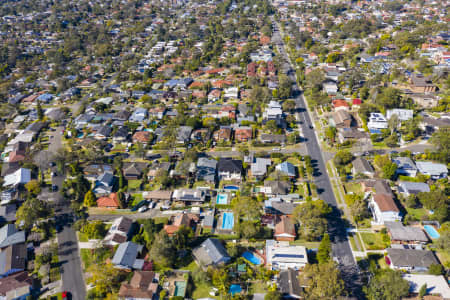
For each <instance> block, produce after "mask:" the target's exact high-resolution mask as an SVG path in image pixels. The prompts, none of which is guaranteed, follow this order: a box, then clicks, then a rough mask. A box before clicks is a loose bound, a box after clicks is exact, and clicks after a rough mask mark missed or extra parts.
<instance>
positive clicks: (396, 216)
mask: <svg viewBox="0 0 450 300" xmlns="http://www.w3.org/2000/svg"><path fill="white" fill-rule="evenodd" d="M369 208H370V211H371V212H372V215H373V219H374V221H372V223H373V224H374V225H383V224H384V222H397V221H401V220H402V217H401V215H400V210H399V209H398V207H397V205H396V204H395V202H394V199H393V198H392V195H388V194H375V195H371V197H370V200H369Z"/></svg>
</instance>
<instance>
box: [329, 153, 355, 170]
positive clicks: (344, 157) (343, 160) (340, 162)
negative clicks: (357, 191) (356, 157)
mask: <svg viewBox="0 0 450 300" xmlns="http://www.w3.org/2000/svg"><path fill="white" fill-rule="evenodd" d="M352 160H353V154H351V152H350V151H348V150H340V151H338V152H337V153H336V155H335V156H334V158H333V161H334V163H335V164H336V166H345V165H347V164H349V163H351V162H352Z"/></svg>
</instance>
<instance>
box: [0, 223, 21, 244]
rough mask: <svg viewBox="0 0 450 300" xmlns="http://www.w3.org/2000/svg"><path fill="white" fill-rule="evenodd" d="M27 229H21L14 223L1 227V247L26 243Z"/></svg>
mask: <svg viewBox="0 0 450 300" xmlns="http://www.w3.org/2000/svg"><path fill="white" fill-rule="evenodd" d="M25 241H26V239H25V231H20V230H18V229H17V227H16V225H14V224H6V225H4V226H3V227H2V228H0V249H4V248H6V247H9V246H12V245H17V244H22V243H25Z"/></svg>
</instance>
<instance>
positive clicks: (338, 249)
mask: <svg viewBox="0 0 450 300" xmlns="http://www.w3.org/2000/svg"><path fill="white" fill-rule="evenodd" d="M273 25H274V28H275V31H274V34H273V42H274V43H275V45H277V46H278V47H277V48H278V51H279V52H280V55H281V56H282V57H284V58H285V59H286V61H285V62H284V63H283V67H282V68H283V70H281V71H282V72H284V73H285V74H287V76H288V77H289V78H290V79H291V81H292V82H294V83H295V84H293V90H294V95H295V103H296V108H297V114H298V117H297V119H298V120H299V121H300V126H301V127H302V131H303V138H304V139H305V143H306V147H307V150H308V154H309V155H310V156H311V160H312V162H313V165H314V167H315V172H314V182H315V184H316V186H317V189H318V193H319V197H320V198H321V199H323V200H324V201H325V202H327V203H328V204H329V205H331V206H332V207H333V213H332V215H331V217H330V218H329V220H328V231H329V234H330V237H331V240H332V241H333V244H332V252H333V258H334V259H335V260H336V261H337V262H338V264H339V267H340V270H341V274H342V277H343V279H344V281H345V283H346V286H347V288H348V289H349V290H351V291H352V294H353V295H355V296H358V295H360V291H361V283H360V277H359V269H358V267H357V264H356V261H355V259H354V257H353V254H352V250H351V248H350V243H349V240H348V238H347V232H346V228H347V227H348V225H347V224H346V222H345V220H344V219H343V218H342V215H341V212H340V210H339V209H338V205H337V201H336V198H335V196H334V193H333V189H332V187H331V183H330V178H329V177H328V173H327V169H326V166H325V162H324V159H323V156H322V150H321V148H320V146H319V143H318V139H317V135H316V133H315V130H314V127H313V126H314V125H313V122H312V121H311V118H310V115H309V113H308V111H307V110H306V101H305V99H304V97H303V93H302V91H301V90H300V88H299V87H298V85H297V84H296V82H297V80H296V77H295V69H294V67H293V65H292V63H291V62H290V61H289V56H288V55H287V53H286V51H285V47H284V42H283V39H282V38H281V35H280V32H279V30H277V29H278V25H277V24H276V22H273Z"/></svg>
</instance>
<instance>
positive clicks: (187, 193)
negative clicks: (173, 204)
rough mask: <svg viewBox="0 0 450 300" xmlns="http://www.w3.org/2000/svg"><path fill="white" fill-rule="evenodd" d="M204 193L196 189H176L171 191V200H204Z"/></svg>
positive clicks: (188, 201)
mask: <svg viewBox="0 0 450 300" xmlns="http://www.w3.org/2000/svg"><path fill="white" fill-rule="evenodd" d="M205 198H206V193H205V191H203V190H197V189H176V190H174V191H173V194H172V200H173V201H180V202H185V203H186V202H187V203H203V202H205Z"/></svg>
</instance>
